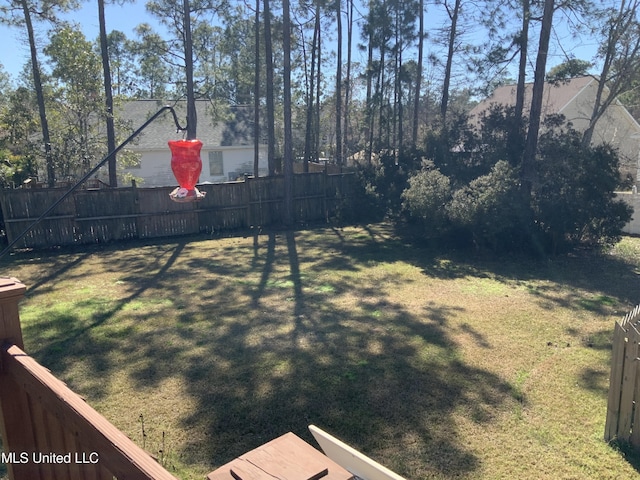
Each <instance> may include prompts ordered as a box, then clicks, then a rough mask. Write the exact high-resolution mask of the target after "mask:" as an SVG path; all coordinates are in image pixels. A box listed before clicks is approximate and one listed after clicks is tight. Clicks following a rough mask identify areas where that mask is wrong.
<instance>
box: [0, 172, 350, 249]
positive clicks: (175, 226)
mask: <svg viewBox="0 0 640 480" xmlns="http://www.w3.org/2000/svg"><path fill="white" fill-rule="evenodd" d="M293 178H294V183H293V212H294V221H295V222H302V223H306V222H314V221H321V220H326V219H328V218H329V217H330V216H332V215H334V214H335V213H336V212H337V211H338V210H339V209H346V210H349V209H352V208H353V199H354V197H353V192H354V191H355V188H354V187H355V176H354V175H353V174H348V173H347V174H338V175H327V174H326V173H306V174H298V175H294V177H293ZM173 188H174V187H158V188H136V187H135V186H133V187H129V188H115V189H99V190H78V191H76V192H74V193H73V194H72V195H70V196H69V197H68V198H66V199H65V200H64V201H63V202H62V203H61V204H60V205H59V206H58V207H56V209H55V210H54V211H53V212H52V213H51V214H50V215H49V216H48V217H46V218H45V219H44V220H42V221H41V222H40V223H39V224H38V225H36V226H35V227H34V228H33V229H32V230H31V231H30V232H29V233H28V234H27V235H25V237H24V238H23V239H22V240H21V241H20V242H18V243H17V244H16V247H17V248H37V247H48V246H55V245H73V244H87V243H99V242H108V241H112V240H123V239H133V238H153V237H166V236H174V235H187V234H193V233H201V232H212V231H219V230H230V229H241V228H248V227H252V226H268V225H274V224H279V223H281V222H282V220H283V219H282V214H283V194H284V178H283V177H281V176H278V177H260V178H246V179H245V180H244V181H240V182H229V183H221V184H210V185H198V189H200V190H201V191H203V192H206V197H205V198H204V199H203V200H202V201H200V202H194V203H175V202H173V201H171V199H170V198H169V193H170V192H171V190H173ZM63 194H64V190H60V189H17V190H8V189H4V190H0V203H1V204H2V213H3V216H4V223H5V231H6V235H7V240H8V241H9V242H12V241H13V239H15V238H16V237H17V236H18V235H20V234H21V233H22V232H23V231H24V229H25V228H27V227H28V226H29V225H30V224H31V223H32V222H33V221H34V220H35V219H36V218H38V217H39V216H40V215H42V213H43V212H45V211H46V209H47V208H48V207H50V206H51V205H52V204H53V203H54V202H55V201H57V200H58V199H60V198H61V197H62V195H63Z"/></svg>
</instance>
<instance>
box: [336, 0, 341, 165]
mask: <svg viewBox="0 0 640 480" xmlns="http://www.w3.org/2000/svg"><path fill="white" fill-rule="evenodd" d="M336 21H337V25H336V28H337V31H338V46H337V54H338V57H337V61H336V163H337V164H338V165H342V1H341V0H336Z"/></svg>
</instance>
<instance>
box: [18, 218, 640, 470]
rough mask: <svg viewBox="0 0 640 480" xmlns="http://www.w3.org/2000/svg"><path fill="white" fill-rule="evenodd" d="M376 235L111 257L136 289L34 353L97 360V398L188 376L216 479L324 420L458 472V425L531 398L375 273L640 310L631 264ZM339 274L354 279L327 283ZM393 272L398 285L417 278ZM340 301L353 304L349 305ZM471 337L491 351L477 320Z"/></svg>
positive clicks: (201, 443)
mask: <svg viewBox="0 0 640 480" xmlns="http://www.w3.org/2000/svg"><path fill="white" fill-rule="evenodd" d="M363 232H364V233H362V234H360V235H359V236H356V237H354V236H351V237H347V236H346V235H344V234H343V232H342V231H341V230H339V229H335V230H334V232H333V233H332V234H331V233H326V232H325V233H324V234H322V235H321V234H314V233H310V234H298V233H295V232H289V231H287V232H282V234H276V233H274V232H270V233H267V234H266V235H265V236H263V237H260V238H255V239H254V242H253V244H252V245H250V244H249V242H246V243H239V244H237V245H234V244H228V245H227V244H225V245H226V246H225V247H224V248H217V247H216V246H215V245H212V244H210V243H207V244H206V247H205V248H204V249H201V248H200V245H199V244H198V243H189V240H188V239H186V240H183V241H180V242H175V241H174V242H161V243H159V244H158V245H157V248H156V249H152V250H151V252H152V254H150V253H148V252H147V255H148V256H149V258H142V257H140V256H139V255H138V256H136V255H133V256H131V255H128V254H127V252H128V250H131V251H132V252H133V248H134V247H131V249H129V247H123V248H117V247H113V248H107V249H105V251H104V259H103V261H102V264H103V268H105V269H110V270H112V271H118V272H120V273H121V279H122V281H123V282H124V283H125V284H126V285H128V291H127V293H126V294H125V295H123V296H122V297H121V298H119V299H118V300H115V301H113V302H110V303H107V304H106V305H105V306H104V307H103V308H100V309H97V310H98V311H97V312H95V311H94V313H92V314H89V315H88V317H87V318H83V317H82V316H81V315H79V314H78V313H77V312H75V311H74V310H70V311H67V312H63V313H60V315H59V316H57V317H56V316H53V317H52V318H48V319H46V320H43V321H42V322H41V323H39V322H36V323H33V324H30V325H28V326H26V327H25V337H29V338H33V339H35V341H34V343H35V344H37V345H40V344H42V345H43V347H42V349H41V350H39V351H36V352H32V353H34V355H35V356H36V357H37V358H38V360H39V361H40V362H42V363H43V364H44V365H46V366H48V367H50V368H51V369H52V370H54V371H56V372H60V374H64V372H65V371H66V370H67V369H68V368H69V367H70V366H71V365H72V364H74V363H77V362H88V364H89V365H88V368H89V370H90V371H91V373H90V375H93V376H95V377H97V380H96V381H95V382H93V383H92V384H91V388H92V391H91V392H90V394H91V396H92V397H100V396H103V395H105V390H104V386H103V385H101V383H102V382H101V380H100V378H101V377H103V378H104V377H108V376H109V375H110V374H111V373H113V372H116V371H118V370H121V369H123V368H124V369H126V371H127V373H128V375H129V377H130V378H131V379H132V381H133V382H134V385H135V386H136V387H138V388H140V389H144V388H149V387H157V386H159V385H160V384H161V382H162V381H163V380H164V379H167V378H173V377H179V378H180V379H182V380H184V381H185V384H186V393H187V394H188V395H189V396H190V397H191V399H192V400H193V401H194V402H195V408H194V409H192V411H190V412H189V413H188V414H187V415H185V416H184V417H181V422H182V423H183V425H184V429H185V430H186V431H198V432H204V435H205V437H206V440H202V436H196V437H197V440H196V441H194V442H193V443H192V444H188V445H187V446H186V447H185V448H184V449H183V450H182V451H181V452H179V454H180V455H181V457H182V458H184V459H185V460H184V461H185V463H187V464H189V463H200V464H205V465H210V466H211V468H212V469H213V468H214V467H216V466H219V465H221V464H223V463H226V462H227V461H229V460H231V459H232V458H234V457H236V456H237V455H239V454H241V453H243V452H245V451H247V450H250V449H252V448H254V447H256V446H258V445H260V444H262V443H264V442H266V441H268V440H271V439H273V438H274V437H276V436H278V435H280V434H283V433H285V432H287V431H294V432H295V433H297V434H298V435H301V436H302V437H303V438H305V439H306V440H308V441H312V440H311V437H310V435H309V434H308V433H307V426H308V425H309V424H311V423H314V424H316V425H318V426H320V427H322V428H324V429H326V430H328V431H329V432H331V433H332V434H335V435H336V436H338V437H340V438H342V439H343V440H345V441H346V442H347V443H350V444H352V445H354V446H356V448H359V449H361V450H362V451H364V452H365V453H368V454H376V453H378V454H380V455H383V456H384V458H385V463H386V464H387V466H389V467H390V468H392V469H394V470H396V471H398V472H399V473H400V474H403V475H405V476H407V477H408V478H415V479H418V478H424V477H426V476H429V475H433V474H446V475H447V476H448V477H456V476H465V475H468V474H473V472H475V471H477V470H479V469H480V467H481V465H480V460H479V459H478V458H477V457H476V456H475V454H474V453H473V452H472V451H470V450H469V449H468V448H467V447H466V444H465V439H464V438H462V435H461V434H460V432H459V426H458V425H457V424H456V421H455V418H454V416H459V415H460V412H465V416H466V417H467V418H469V419H470V420H471V421H473V422H477V423H483V422H488V421H490V420H491V419H492V416H493V414H494V412H496V411H497V410H498V409H499V407H500V406H501V405H503V404H504V403H506V402H515V401H522V402H524V403H526V398H521V397H520V394H519V393H518V392H516V391H515V390H514V388H513V387H512V386H511V385H510V384H508V383H507V382H505V381H504V380H502V379H501V378H499V377H498V376H496V375H495V374H493V373H492V372H490V371H486V370H482V369H478V368H474V367H472V366H470V365H467V364H465V363H464V362H463V361H462V360H461V359H460V358H459V356H458V352H457V350H456V345H455V344H454V342H453V341H452V339H451V338H450V334H449V332H448V329H447V328H448V323H449V320H450V318H451V317H452V316H453V315H455V314H456V313H458V311H459V310H456V309H455V308H452V307H449V306H446V305H438V304H435V303H428V304H425V305H423V306H422V308H421V309H419V310H409V309H408V308H407V307H406V305H404V304H402V303H397V302H394V301H392V300H391V299H389V298H387V297H386V296H385V295H384V294H383V293H382V292H381V291H380V290H379V289H378V288H377V282H378V281H379V280H378V279H374V278H369V277H368V270H367V269H368V267H370V266H372V265H376V264H381V263H384V262H387V263H391V264H392V263H396V262H405V263H407V264H410V265H413V266H415V267H417V268H419V269H420V271H421V272H422V274H424V275H426V276H429V277H433V278H443V279H450V278H460V277H471V278H486V277H487V276H490V277H492V278H494V279H498V280H499V281H503V282H506V283H517V282H521V283H526V282H527V281H530V280H534V279H535V280H540V279H543V280H549V281H553V282H559V283H564V284H568V285H573V286H575V287H579V288H581V289H586V290H593V291H594V292H604V293H601V294H600V295H603V297H595V299H594V300H593V301H590V302H587V303H584V299H583V298H581V297H580V296H579V295H577V294H576V296H575V297H572V296H568V297H567V296H558V295H557V292H556V291H554V290H553V288H552V287H550V288H549V290H545V289H537V291H536V292H533V293H534V294H535V295H536V296H537V298H539V301H540V302H541V303H542V304H548V305H549V308H552V307H553V306H554V305H562V306H566V307H569V308H581V309H588V310H589V311H592V312H597V311H598V309H599V308H600V306H601V305H603V304H604V305H605V306H608V305H610V303H611V302H610V299H613V300H614V301H616V302H619V303H626V302H630V301H631V299H632V298H634V295H635V294H636V292H637V291H638V290H639V288H638V287H640V283H639V280H638V278H637V275H636V274H635V273H634V272H633V267H632V266H630V265H627V264H625V263H624V262H621V261H619V260H616V259H614V258H611V257H607V256H597V255H596V256H593V257H584V258H582V257H579V256H577V257H563V258H558V259H554V260H549V261H544V262H539V261H534V260H522V259H521V260H520V262H521V263H520V264H518V262H505V261H504V259H502V260H500V259H497V258H491V257H476V258H473V257H471V256H469V254H468V253H455V252H454V253H448V254H443V253H441V252H436V251H433V250H431V249H427V248H420V247H416V246H411V245H407V244H406V243H405V242H403V241H401V240H398V239H397V238H395V237H394V236H393V233H392V232H390V231H386V230H384V229H380V228H378V229H376V228H369V229H367V230H363ZM263 240H266V241H265V244H264V245H261V243H262V241H263ZM83 260H84V258H83V257H78V259H77V260H74V261H73V262H72V263H69V264H65V265H62V266H58V267H54V268H53V269H51V271H49V272H47V273H46V274H45V276H43V277H42V280H40V281H39V282H38V283H37V285H36V287H37V288H36V289H35V291H34V289H31V290H30V295H31V296H38V295H46V294H48V289H47V290H43V288H42V286H43V285H45V284H48V283H49V282H51V281H54V280H56V278H61V277H64V278H70V277H71V276H73V275H74V268H75V267H77V266H78V264H79V263H81V262H82V261H83ZM591 262H593V263H594V264H595V265H594V264H592V263H591ZM328 271H332V272H339V273H340V274H341V275H338V276H332V277H330V278H324V277H323V272H328ZM388 275H389V276H390V277H391V278H390V281H397V282H398V288H403V282H406V281H407V280H403V279H402V278H400V277H398V278H395V277H394V274H393V273H388ZM614 278H615V281H612V279H614ZM338 295H343V296H349V301H348V302H344V303H341V302H334V301H333V300H334V297H336V296H338ZM85 301H90V300H89V299H85ZM581 301H582V303H581ZM634 301H635V300H634ZM80 303H81V302H80V301H78V302H76V304H75V307H76V309H79V308H81V307H82V305H81V304H80ZM129 318H131V319H133V324H127V323H126V322H123V320H126V319H129ZM118 323H122V325H118ZM43 324H46V327H47V329H49V331H47V332H45V331H44V329H43ZM105 329H106V330H105ZM463 330H464V331H465V332H466V333H468V334H469V335H471V336H472V337H473V338H474V339H475V340H476V342H477V344H478V345H479V346H480V347H481V348H486V349H488V348H490V345H489V343H488V342H487V341H486V339H485V338H484V337H483V336H482V335H481V334H480V333H479V332H477V331H476V330H474V328H473V327H472V326H471V325H468V324H465V325H463ZM43 332H45V333H46V336H44V333H43ZM600 341H601V339H599V340H598V342H600ZM123 358H126V359H127V361H128V364H127V365H123V364H121V363H119V361H120V360H121V359H123ZM597 375H598V373H597V372H595V371H594V372H588V371H586V372H585V376H586V377H585V379H584V381H585V383H586V384H587V386H588V385H590V384H592V385H593V388H596V386H595V385H597V384H598V381H599V379H598V378H596V377H597Z"/></svg>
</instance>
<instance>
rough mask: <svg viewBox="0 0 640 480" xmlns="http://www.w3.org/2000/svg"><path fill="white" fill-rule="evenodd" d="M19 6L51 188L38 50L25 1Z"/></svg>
mask: <svg viewBox="0 0 640 480" xmlns="http://www.w3.org/2000/svg"><path fill="white" fill-rule="evenodd" d="M20 5H21V6H22V11H23V14H24V23H25V26H26V27H27V35H28V37H29V50H30V52H31V70H32V73H33V86H34V88H35V90H36V98H37V101H38V112H39V114H40V128H41V129H42V141H43V143H44V157H45V164H46V168H47V185H48V186H49V187H50V188H53V187H54V186H55V184H56V171H55V166H54V164H53V153H52V151H51V137H50V135H49V122H48V120H47V110H46V107H45V103H44V91H43V89H42V78H41V76H40V64H39V63H38V50H37V48H36V37H35V34H34V32H33V23H32V22H31V12H30V11H29V5H28V4H27V0H21V1H20Z"/></svg>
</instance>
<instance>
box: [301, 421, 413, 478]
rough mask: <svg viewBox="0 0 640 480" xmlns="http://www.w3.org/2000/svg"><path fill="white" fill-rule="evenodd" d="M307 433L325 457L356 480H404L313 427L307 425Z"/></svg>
mask: <svg viewBox="0 0 640 480" xmlns="http://www.w3.org/2000/svg"><path fill="white" fill-rule="evenodd" d="M309 431H311V434H312V435H313V437H314V438H315V439H316V441H317V442H318V444H319V445H320V448H322V451H323V452H324V454H325V455H326V456H327V457H329V458H330V459H331V460H333V461H334V462H336V463H337V464H338V465H340V466H341V467H343V468H345V469H346V470H348V471H349V472H350V473H352V474H354V475H355V476H356V477H357V478H358V479H361V480H405V479H404V478H403V477H401V476H400V475H398V474H397V473H394V472H392V471H391V470H389V469H388V468H387V467H384V466H382V465H380V464H379V463H378V462H376V461H374V460H371V459H370V458H369V457H367V456H366V455H363V454H362V453H360V452H359V451H357V450H356V449H354V448H352V447H350V446H349V445H347V444H346V443H344V442H341V441H340V440H338V439H337V438H336V437H333V436H331V435H329V434H328V433H327V432H325V431H323V430H321V429H319V428H318V427H316V426H315V425H309Z"/></svg>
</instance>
